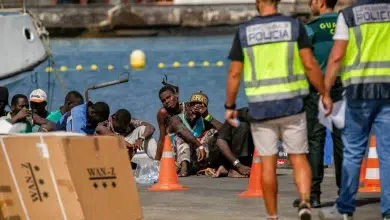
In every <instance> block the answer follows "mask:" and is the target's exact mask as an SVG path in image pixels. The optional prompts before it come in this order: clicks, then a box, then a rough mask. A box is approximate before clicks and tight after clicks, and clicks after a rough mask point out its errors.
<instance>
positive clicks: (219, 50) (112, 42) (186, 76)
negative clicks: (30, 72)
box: [10, 35, 246, 136]
mask: <svg viewBox="0 0 390 220" xmlns="http://www.w3.org/2000/svg"><path fill="white" fill-rule="evenodd" d="M232 40H233V36H230V35H229V36H209V37H149V38H148V37H145V38H128V39H126V38H120V39H118V38H115V39H114V38H113V39H54V40H52V41H51V46H52V50H53V54H54V61H55V64H56V68H58V69H59V68H60V67H61V66H66V67H67V68H68V71H67V72H59V75H60V77H61V79H62V80H63V82H64V85H65V87H66V90H64V89H63V88H62V86H61V85H60V83H59V81H58V80H55V81H54V84H50V87H51V88H54V91H53V93H52V96H51V97H49V100H50V103H49V107H51V110H53V109H56V108H58V107H59V106H60V105H61V104H62V103H63V101H64V95H65V93H66V92H65V91H70V90H78V91H80V92H82V93H84V90H85V89H86V88H87V87H88V85H94V84H98V83H102V82H106V81H111V80H116V79H118V78H119V76H120V74H121V73H123V72H124V71H125V70H124V66H126V65H129V54H130V53H131V51H133V50H135V49H141V50H143V51H144V52H145V54H146V58H147V67H146V68H145V69H143V70H140V71H131V80H130V81H129V82H128V83H125V84H120V85H116V86H112V87H107V88H103V89H99V90H95V91H91V92H90V99H91V100H92V101H105V102H107V103H108V104H109V105H110V108H111V113H114V112H115V111H116V110H118V109H120V108H126V109H128V110H129V111H130V112H131V113H132V115H133V116H134V117H136V118H139V119H141V120H145V121H147V122H150V123H152V124H153V125H155V126H156V129H157V121H156V112H157V110H158V109H159V108H160V107H161V103H160V101H159V98H158V91H159V89H160V88H161V87H162V84H161V81H162V78H163V76H164V74H167V76H168V80H169V81H171V82H173V83H176V84H178V85H179V86H180V99H181V100H182V101H185V100H187V99H189V97H190V95H191V93H193V92H196V91H197V90H203V91H204V92H205V93H206V94H207V95H208V96H209V99H210V104H209V111H210V113H211V114H213V115H214V116H215V117H216V118H217V119H219V120H221V121H222V120H223V118H224V108H223V105H224V102H225V87H226V86H225V84H226V74H227V71H228V65H229V61H228V60H227V55H228V53H229V50H230V47H231V43H232ZM175 61H177V62H180V63H181V67H180V68H164V69H160V68H158V63H160V62H163V63H165V64H166V65H172V63H173V62H175ZM189 61H194V62H196V63H197V64H200V65H201V64H202V63H203V62H204V61H209V62H210V64H211V67H207V68H206V67H200V68H188V67H187V63H188V62H189ZM217 61H223V63H224V66H222V67H217V66H215V65H213V64H215V63H216V62H217ZM92 64H96V65H98V66H99V71H96V72H93V71H90V66H91V65H92ZM76 65H82V66H83V68H84V69H83V71H80V72H78V71H76V70H75V67H76ZM108 65H112V66H114V67H115V69H114V70H113V71H108V70H107V66H108ZM46 66H47V63H44V64H42V65H41V66H39V67H38V68H37V69H36V70H35V71H36V72H37V73H36V75H37V77H36V78H35V77H33V78H32V77H27V78H25V79H23V80H22V81H20V82H18V83H17V84H16V85H13V86H11V87H10V89H11V94H16V93H23V94H26V95H28V94H29V93H30V92H31V91H32V90H33V89H35V88H42V89H43V90H46V91H47V90H48V74H47V73H46V72H45V68H46ZM51 77H52V78H53V77H54V74H52V75H51ZM237 104H238V105H239V106H245V105H246V100H245V96H244V94H243V91H242V90H241V91H240V95H239V98H238V101H237ZM156 135H158V132H156V134H155V136H156Z"/></svg>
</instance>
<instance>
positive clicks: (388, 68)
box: [341, 0, 390, 99]
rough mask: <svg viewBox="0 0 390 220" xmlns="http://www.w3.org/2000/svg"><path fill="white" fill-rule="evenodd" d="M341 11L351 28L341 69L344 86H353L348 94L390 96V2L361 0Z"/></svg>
mask: <svg viewBox="0 0 390 220" xmlns="http://www.w3.org/2000/svg"><path fill="white" fill-rule="evenodd" d="M341 13H342V14H343V16H344V18H345V21H346V24H347V26H348V29H349V41H348V46H347V52H346V55H345V57H344V60H343V63H342V69H341V79H342V81H343V85H344V87H346V88H347V89H349V91H348V90H347V96H349V95H348V93H355V95H354V94H352V96H355V97H357V98H358V99H376V98H380V99H381V98H390V88H389V86H390V84H389V83H390V3H389V1H388V0H377V1H372V0H371V1H367V0H364V1H359V3H357V4H355V5H353V6H351V7H348V8H346V9H344V10H343V11H342V12H341ZM356 94H358V95H356ZM350 95H351V94H350Z"/></svg>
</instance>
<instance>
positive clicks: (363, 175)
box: [359, 158, 367, 185]
mask: <svg viewBox="0 0 390 220" xmlns="http://www.w3.org/2000/svg"><path fill="white" fill-rule="evenodd" d="M366 169H367V160H366V158H363V160H362V166H361V167H360V178H359V185H362V184H364V179H365V178H366Z"/></svg>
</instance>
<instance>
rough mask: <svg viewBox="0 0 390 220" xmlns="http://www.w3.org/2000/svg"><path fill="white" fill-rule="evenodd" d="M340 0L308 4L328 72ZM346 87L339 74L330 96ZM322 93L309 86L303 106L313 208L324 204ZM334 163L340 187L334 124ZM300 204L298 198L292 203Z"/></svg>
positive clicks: (337, 96)
mask: <svg viewBox="0 0 390 220" xmlns="http://www.w3.org/2000/svg"><path fill="white" fill-rule="evenodd" d="M336 4H337V0H310V1H309V6H310V8H311V11H312V13H313V15H314V16H319V17H318V18H317V19H315V20H313V21H311V22H310V23H308V24H307V25H306V31H307V34H308V36H309V42H311V44H312V45H313V54H314V57H315V58H316V60H317V61H318V63H319V64H320V67H321V70H322V72H323V73H325V71H326V64H327V63H328V57H329V54H330V50H331V49H332V46H333V39H332V38H333V34H334V28H335V27H336V21H337V16H338V14H337V13H335V12H333V9H334V7H335V6H336ZM342 93H343V86H342V84H341V80H340V77H338V78H337V80H336V83H335V85H334V86H333V88H332V90H331V92H330V96H331V98H332V100H333V102H337V101H340V100H342ZM319 99H320V95H319V94H318V92H317V91H316V90H315V88H314V87H313V86H310V93H309V95H308V96H307V97H306V98H305V99H304V108H305V112H306V120H307V132H308V140H309V154H308V159H309V164H310V167H311V175H312V176H311V194H310V195H311V198H310V203H311V206H312V207H313V208H318V207H320V205H321V183H322V181H323V179H324V146H325V139H326V128H325V126H323V125H322V124H321V123H320V122H319V121H318V100H319ZM332 140H333V153H334V165H335V171H336V185H337V187H339V188H340V182H341V163H342V159H343V145H342V141H341V134H340V130H339V129H337V128H336V127H333V132H332ZM293 205H294V207H298V205H299V199H296V200H295V201H294V203H293Z"/></svg>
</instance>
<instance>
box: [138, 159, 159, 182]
mask: <svg viewBox="0 0 390 220" xmlns="http://www.w3.org/2000/svg"><path fill="white" fill-rule="evenodd" d="M159 171H160V161H158V160H152V159H145V160H142V161H140V162H139V163H137V169H136V170H135V181H136V182H137V183H138V184H145V185H151V184H154V183H157V180H158V174H159Z"/></svg>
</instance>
